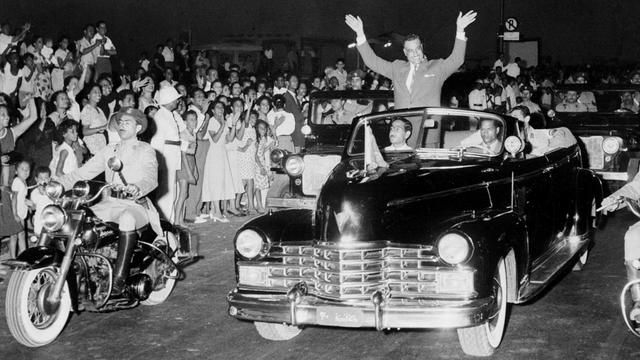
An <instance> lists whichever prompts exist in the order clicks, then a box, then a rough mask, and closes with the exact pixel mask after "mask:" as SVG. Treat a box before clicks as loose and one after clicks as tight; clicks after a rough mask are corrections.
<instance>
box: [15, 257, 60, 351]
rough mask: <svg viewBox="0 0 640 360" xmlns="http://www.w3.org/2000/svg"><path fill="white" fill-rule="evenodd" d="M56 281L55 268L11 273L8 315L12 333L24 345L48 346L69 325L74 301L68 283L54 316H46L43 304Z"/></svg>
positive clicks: (56, 273) (56, 272)
mask: <svg viewBox="0 0 640 360" xmlns="http://www.w3.org/2000/svg"><path fill="white" fill-rule="evenodd" d="M57 278H58V271H57V269H56V268H54V267H46V268H41V269H37V270H16V271H14V272H13V274H11V278H10V279H9V285H8V286H7V296H6V303H5V313H6V315H7V325H8V326H9V330H10V331H11V334H12V335H13V337H14V338H15V339H16V340H17V341H18V342H19V343H21V344H22V345H25V346H28V347H39V346H43V345H47V344H49V343H51V342H52V341H54V340H55V339H56V338H57V337H58V335H60V333H61V332H62V329H63V328H64V326H65V324H66V323H67V319H68V318H69V312H70V311H71V298H70V296H69V287H68V285H67V283H66V282H65V284H64V287H63V288H62V294H61V298H60V304H59V306H58V309H57V310H56V311H55V313H53V314H47V313H46V312H45V311H44V309H42V306H41V305H40V304H41V303H42V299H44V297H45V296H46V295H47V289H51V290H53V286H54V284H55V282H56V279H57ZM39 300H40V301H39Z"/></svg>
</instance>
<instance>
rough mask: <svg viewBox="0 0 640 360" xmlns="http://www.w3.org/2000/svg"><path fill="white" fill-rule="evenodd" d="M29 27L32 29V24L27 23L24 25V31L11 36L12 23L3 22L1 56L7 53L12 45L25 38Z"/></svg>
mask: <svg viewBox="0 0 640 360" xmlns="http://www.w3.org/2000/svg"><path fill="white" fill-rule="evenodd" d="M29 29H31V24H30V23H25V24H24V25H23V26H22V31H21V32H20V33H19V34H18V35H16V36H11V25H9V24H8V23H4V24H2V32H1V33H0V56H2V55H4V54H5V53H7V52H8V50H9V49H10V48H11V45H13V44H17V43H18V42H19V41H20V40H22V39H24V36H25V35H26V34H27V31H29Z"/></svg>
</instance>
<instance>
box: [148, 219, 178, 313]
mask: <svg viewBox="0 0 640 360" xmlns="http://www.w3.org/2000/svg"><path fill="white" fill-rule="evenodd" d="M164 240H166V244H168V245H169V247H170V248H171V250H170V252H172V253H173V257H172V258H171V260H173V262H174V263H177V262H178V255H177V254H176V250H177V249H178V239H177V238H176V236H175V235H174V234H173V233H172V232H170V231H165V236H164ZM156 242H157V240H156ZM154 243H155V242H154ZM163 266H166V264H165V262H164V260H160V259H158V258H156V259H155V260H153V262H152V263H151V265H149V267H148V268H147V269H146V270H145V271H144V273H145V274H147V275H149V276H150V277H151V279H153V284H154V285H153V286H154V289H153V291H152V292H151V294H149V297H148V298H147V299H146V300H143V301H141V302H140V303H141V304H142V305H158V304H162V303H163V302H165V300H167V298H169V295H171V292H172V291H173V288H174V287H176V279H175V277H177V276H178V270H177V269H175V270H173V271H172V272H171V273H170V274H169V277H168V278H164V277H163V275H162V274H160V272H162V268H163ZM161 277H162V278H161ZM158 281H161V282H163V284H160V286H158V283H157V282H158Z"/></svg>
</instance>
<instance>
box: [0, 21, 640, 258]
mask: <svg viewBox="0 0 640 360" xmlns="http://www.w3.org/2000/svg"><path fill="white" fill-rule="evenodd" d="M465 16H467V15H465ZM462 19H463V25H464V26H463V27H462V30H464V27H466V25H468V24H469V23H470V22H473V19H475V15H473V18H469V19H468V20H466V22H465V18H464V17H462ZM358 20H359V18H358ZM354 21H355V18H354ZM459 21H460V18H459ZM354 24H355V25H353V26H352V25H350V26H352V28H353V29H354V31H356V34H357V35H358V36H359V40H358V46H359V47H362V46H363V42H364V43H366V42H365V41H364V40H363V39H365V38H364V33H362V34H358V31H361V21H360V22H359V23H358V22H354ZM30 28H31V25H30V24H28V23H27V24H24V25H23V26H22V27H21V28H20V29H19V30H18V31H14V30H13V29H12V28H11V26H10V25H9V24H4V25H2V28H1V29H2V32H1V33H0V69H1V71H0V153H1V157H0V160H1V167H0V180H1V183H0V195H1V197H0V238H6V237H9V238H10V241H9V251H10V257H15V256H16V254H17V253H18V252H19V251H21V250H22V249H24V248H25V246H26V236H25V235H26V234H27V232H26V231H25V229H27V228H29V229H30V230H31V231H32V232H33V233H34V234H35V235H37V234H38V232H39V231H40V229H41V225H40V224H39V223H40V220H39V212H41V211H42V209H43V208H44V207H45V206H46V205H47V203H48V201H49V200H48V198H47V197H46V196H45V194H44V187H43V184H45V183H46V182H48V181H49V180H50V179H56V178H60V177H62V176H64V175H67V174H69V173H72V172H73V171H75V170H77V169H78V168H80V167H81V166H82V165H83V164H84V163H85V162H86V161H88V160H89V159H91V157H93V156H95V155H96V154H97V153H98V152H100V151H101V150H102V149H104V148H105V147H106V146H107V145H109V144H115V143H118V142H119V141H120V139H119V136H118V132H117V131H116V130H114V127H113V126H110V124H111V123H112V121H113V119H114V117H115V115H116V114H118V113H119V112H122V111H127V110H128V109H131V108H135V109H139V110H140V111H142V112H143V113H144V114H145V115H146V116H147V118H148V121H149V126H148V128H147V129H146V131H144V132H143V133H141V134H139V138H140V139H141V140H143V141H146V142H148V143H149V144H150V145H151V146H152V147H153V148H154V149H155V150H156V152H157V156H158V164H159V178H158V182H159V185H158V188H157V189H156V193H155V200H156V202H155V203H156V206H157V208H158V210H159V212H160V213H161V215H162V216H163V217H164V218H165V219H168V220H170V221H171V222H173V223H176V224H181V225H184V223H185V221H186V219H188V220H190V221H194V222H196V223H203V222H206V221H213V222H228V221H229V218H228V217H229V216H246V215H252V214H257V213H261V212H264V211H265V198H266V194H267V191H268V189H269V187H270V182H271V172H270V168H271V163H270V158H269V153H270V151H271V149H273V148H275V147H278V148H282V149H285V150H289V151H292V152H295V151H299V150H300V149H301V148H302V147H303V144H304V135H303V134H302V131H301V128H302V127H303V125H304V124H305V121H306V116H307V108H308V102H309V97H308V95H309V94H310V93H311V92H313V91H318V90H328V89H331V90H341V89H347V88H351V87H352V84H355V85H353V88H354V89H360V88H365V89H380V90H389V89H393V88H394V86H393V84H395V81H394V80H392V79H390V78H387V77H385V76H383V75H384V73H385V71H380V72H381V73H382V74H383V75H381V74H379V73H377V72H374V71H373V70H370V69H369V70H367V71H366V72H363V71H362V70H359V69H352V71H347V70H346V69H345V65H346V64H345V60H344V59H337V61H336V62H335V66H331V67H327V68H325V69H324V71H322V72H321V73H320V74H314V75H313V76H310V77H308V78H305V79H301V78H300V77H299V76H298V75H297V74H295V73H293V72H290V71H280V70H279V69H276V66H275V65H274V64H273V61H272V57H273V54H272V50H271V49H265V51H264V52H263V54H262V56H261V58H262V59H264V61H262V62H261V63H260V64H258V65H257V66H251V67H245V66H242V67H241V66H239V65H236V64H231V63H230V62H225V63H222V64H218V62H217V61H216V60H217V59H216V57H215V56H213V54H212V53H211V52H205V51H199V52H197V51H190V49H189V45H188V44H186V43H177V44H174V42H173V41H172V40H168V41H166V42H165V43H164V44H161V45H158V46H157V47H156V53H155V54H154V55H153V56H152V57H149V56H148V55H147V53H146V52H142V53H141V55H140V58H139V59H138V61H137V63H136V64H135V70H133V71H131V73H128V72H127V71H125V70H124V69H126V66H125V64H123V62H122V61H116V56H117V54H118V47H117V45H118V44H115V43H114V42H113V41H112V40H111V38H110V37H109V36H108V24H107V23H105V22H104V21H99V22H97V23H96V24H89V25H87V26H86V27H85V28H84V29H83V30H82V34H81V35H80V34H78V35H79V36H78V38H77V39H74V38H72V37H70V36H62V37H61V38H59V39H57V40H56V41H55V42H54V41H53V39H52V38H51V37H46V36H39V35H32V34H31V33H30ZM460 34H461V35H460ZM408 41H409V42H410V43H411V41H410V40H408ZM456 41H457V42H456V44H463V42H464V41H466V38H465V37H464V32H462V33H460V32H459V33H458V35H457V40H456ZM414 42H415V43H416V46H418V45H419V46H421V45H420V42H419V38H418V37H416V40H414ZM456 46H462V45H456ZM365 50H366V49H365ZM365 60H366V59H365ZM419 60H420V61H421V59H419ZM462 61H463V59H462V57H461V58H460V62H462ZM365 62H366V61H365ZM418 64H419V63H418ZM451 64H452V67H451V69H450V70H449V69H448V68H447V73H446V74H445V75H446V76H449V72H453V71H455V69H456V68H457V67H458V66H459V64H458V63H457V62H455V64H454V62H452V63H451ZM454 65H455V66H454ZM379 70H384V68H382V67H381V69H379ZM574 70H575V71H574ZM412 71H413V70H412ZM416 71H423V70H416ZM389 72H390V74H391V70H389ZM427 75H428V74H427ZM427 75H425V78H427ZM443 78H446V77H445V76H443ZM625 79H630V80H628V81H630V82H631V83H640V72H633V73H632V72H630V71H627V72H626V73H624V72H622V70H619V69H616V70H615V71H613V70H610V69H608V70H606V71H605V70H603V69H601V68H595V67H593V68H592V67H587V68H585V69H571V70H568V69H567V68H562V67H558V66H552V65H551V63H550V61H548V60H547V59H544V60H543V61H542V63H541V64H540V65H539V66H537V67H526V66H525V65H524V64H523V62H522V61H521V60H520V59H519V58H515V59H514V60H513V61H511V62H508V63H506V61H505V59H504V58H503V57H502V56H501V57H500V58H499V59H498V60H497V61H496V62H495V64H494V66H492V67H491V68H490V69H489V70H488V71H485V72H483V76H482V77H481V78H480V79H479V80H478V81H477V82H476V83H475V85H474V88H473V89H472V90H471V92H469V93H466V92H464V91H463V92H460V93H459V94H458V95H456V96H452V97H451V98H450V99H449V103H448V104H444V105H448V106H451V107H463V106H468V107H469V108H472V109H478V110H494V111H499V112H508V111H510V110H512V109H514V108H516V107H518V106H526V107H527V108H528V109H529V110H530V112H531V113H534V112H540V111H542V110H543V109H556V110H557V111H576V110H575V109H578V110H577V111H581V110H582V109H584V110H585V111H591V110H593V109H592V106H591V103H590V102H589V101H590V100H589V99H588V97H587V98H583V95H584V94H571V93H567V94H564V95H563V96H562V97H558V96H554V95H553V91H552V89H553V87H554V86H556V85H557V84H566V83H581V82H587V81H590V82H592V83H593V82H602V83H615V82H623V81H627V80H625ZM303 80H304V81H303ZM398 81H400V80H398ZM421 81H422V80H421ZM443 81H444V80H443ZM402 82H403V84H404V79H402ZM403 86H404V85H403ZM418 86H421V84H411V83H409V82H407V84H406V87H407V89H411V88H412V87H414V88H417V87H418ZM395 87H396V89H395V90H396V91H397V88H398V85H397V84H396V86H395ZM631 103H632V104H633V103H634V102H633V101H631ZM637 108H638V102H637V101H635V109H636V111H637ZM27 224H29V225H27Z"/></svg>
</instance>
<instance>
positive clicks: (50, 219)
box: [42, 205, 67, 232]
mask: <svg viewBox="0 0 640 360" xmlns="http://www.w3.org/2000/svg"><path fill="white" fill-rule="evenodd" d="M65 222H67V215H66V214H65V212H64V210H62V208H61V207H60V206H58V205H49V206H47V207H45V208H44V209H43V210H42V228H43V229H45V230H46V231H49V232H53V231H58V230H60V229H62V225H64V223H65Z"/></svg>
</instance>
